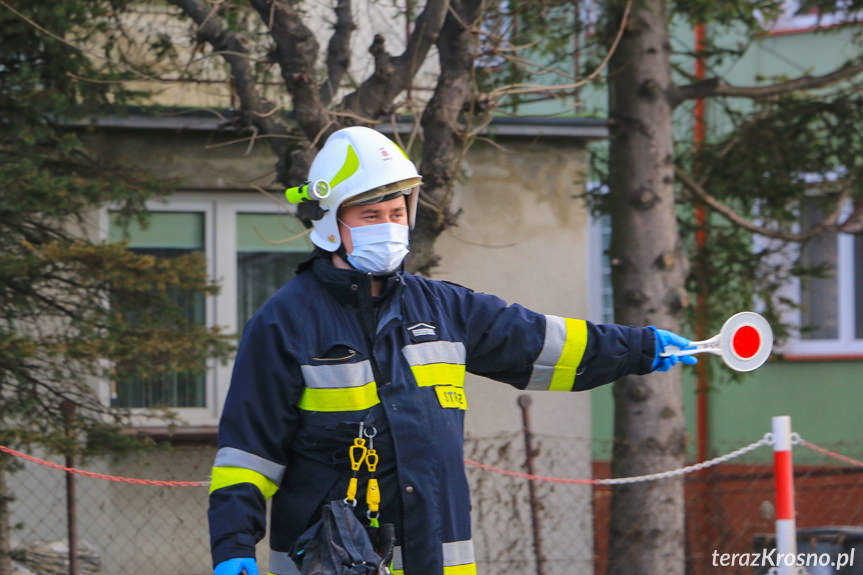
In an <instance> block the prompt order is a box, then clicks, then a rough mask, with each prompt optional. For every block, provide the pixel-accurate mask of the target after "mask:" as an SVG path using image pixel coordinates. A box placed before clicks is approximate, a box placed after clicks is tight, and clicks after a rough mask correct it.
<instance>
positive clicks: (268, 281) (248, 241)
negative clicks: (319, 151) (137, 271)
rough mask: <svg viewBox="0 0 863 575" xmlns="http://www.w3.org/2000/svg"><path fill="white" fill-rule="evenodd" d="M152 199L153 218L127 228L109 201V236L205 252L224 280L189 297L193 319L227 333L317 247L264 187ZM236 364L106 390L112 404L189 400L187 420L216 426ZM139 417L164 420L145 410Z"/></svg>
mask: <svg viewBox="0 0 863 575" xmlns="http://www.w3.org/2000/svg"><path fill="white" fill-rule="evenodd" d="M147 207H148V209H149V210H150V212H151V219H150V226H149V227H148V228H147V229H140V227H138V226H135V225H132V226H130V228H129V230H128V233H127V234H126V235H125V236H124V234H123V230H121V229H120V228H119V227H118V226H115V225H112V224H113V218H112V217H111V213H110V209H106V210H105V211H104V212H103V220H102V230H103V232H102V234H103V235H102V237H104V238H105V239H108V240H111V241H119V240H122V239H124V238H128V240H129V242H130V248H131V249H133V250H135V251H137V252H141V253H149V254H156V255H162V256H168V257H170V256H176V255H180V254H183V253H188V252H189V251H201V252H203V253H204V254H205V256H206V259H207V271H208V273H209V274H210V275H211V277H213V278H215V279H216V280H217V281H218V282H219V284H220V288H221V289H220V292H219V293H218V294H217V295H215V296H211V297H206V298H205V297H203V296H198V297H196V298H192V299H190V300H189V301H184V302H183V304H184V306H185V307H186V310H187V312H188V313H189V316H188V317H189V318H190V319H194V321H198V322H200V323H202V324H205V325H210V326H213V325H219V326H221V327H223V328H224V330H225V332H226V333H236V334H240V333H242V331H243V327H244V326H245V324H246V322H248V320H249V319H250V318H251V316H252V315H254V313H255V312H256V311H257V310H258V308H259V307H260V306H261V305H262V304H263V303H264V302H266V301H267V299H269V298H270V297H272V295H273V294H274V293H276V292H277V291H278V290H279V288H281V287H282V285H284V283H285V282H287V281H288V280H289V279H291V278H292V277H293V275H294V272H295V270H296V267H297V264H298V263H299V262H301V261H303V260H304V259H306V258H307V257H309V254H310V252H311V251H312V249H313V246H312V243H311V241H310V240H309V237H308V235H306V234H304V233H303V232H304V231H305V229H304V227H303V225H302V224H301V223H300V221H299V220H297V219H296V218H294V217H293V216H291V215H290V214H288V213H286V212H285V209H284V207H283V206H280V205H278V204H275V203H273V202H272V201H271V200H270V199H268V198H266V197H264V196H262V195H260V194H257V193H253V192H220V193H218V194H212V193H199V192H178V193H176V194H174V195H173V196H171V198H169V199H168V200H167V202H156V201H154V202H150V203H148V204H147ZM232 370H233V365H232V363H231V362H230V361H229V362H227V363H220V362H218V361H212V362H210V363H208V365H207V370H206V373H205V375H199V376H195V377H191V376H188V375H183V374H175V375H172V376H170V377H166V378H162V379H161V380H159V381H135V382H117V383H113V384H111V385H110V389H109V385H108V384H107V383H105V385H104V387H103V388H102V393H103V397H104V401H105V402H106V403H108V402H110V404H111V405H112V406H116V407H129V408H147V407H152V406H156V405H159V406H166V407H172V408H181V409H179V412H178V413H179V415H180V417H181V419H182V420H183V421H184V422H185V423H186V424H188V425H200V426H212V425H215V424H216V423H217V421H218V416H219V411H220V409H221V406H222V405H223V404H224V399H225V395H226V394H227V392H228V388H229V387H230V382H231V372H232ZM140 413H143V412H140ZM136 421H137V420H136ZM139 423H140V424H141V425H153V426H158V425H161V422H159V421H156V420H144V419H143V418H141V419H140V421H139Z"/></svg>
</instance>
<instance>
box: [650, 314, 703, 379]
mask: <svg viewBox="0 0 863 575" xmlns="http://www.w3.org/2000/svg"><path fill="white" fill-rule="evenodd" d="M648 327H649V328H650V329H652V330H653V334H654V335H655V336H656V354H655V355H654V356H653V365H652V366H650V370H651V371H668V370H669V369H671V368H672V367H674V366H675V365H677V364H678V363H685V364H686V365H695V364H696V363H698V358H697V357H695V356H694V355H681V356H677V355H670V356H668V357H659V354H660V353H662V352H663V351H665V347H666V346H669V345H674V346H677V347H679V348H680V349H694V347H693V346H691V345H689V340H688V339H686V338H685V337H680V336H679V335H677V334H676V333H672V332H670V331H668V330H665V329H657V328H655V327H653V326H652V325H650V326H648Z"/></svg>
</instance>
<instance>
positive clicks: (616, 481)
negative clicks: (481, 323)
mask: <svg viewBox="0 0 863 575" xmlns="http://www.w3.org/2000/svg"><path fill="white" fill-rule="evenodd" d="M793 435H794V437H793V442H794V443H795V444H798V443H799V444H800V445H802V446H803V447H807V448H809V449H811V450H813V451H817V452H818V453H821V454H823V455H827V456H829V457H832V458H834V459H837V460H839V461H842V462H844V463H848V464H849V465H855V466H858V467H863V461H859V460H857V459H852V458H850V457H847V456H845V455H842V454H839V453H836V452H833V451H830V450H829V449H826V448H824V447H821V446H819V445H816V444H814V443H811V442H809V441H806V440H804V439H800V438H799V436H797V434H796V433H795V434H793ZM772 444H773V434H772V433H766V434H764V437H762V438H761V439H759V440H758V441H755V442H753V443H750V444H749V445H745V446H743V447H741V448H740V449H736V450H734V451H732V452H730V453H726V454H725V455H720V456H719V457H714V458H713V459H710V460H707V461H702V462H701V463H696V464H693V465H687V466H686V467H681V468H679V469H671V470H669V471H661V472H659V473H650V474H647V475H637V476H634V477H616V478H609V479H571V478H568V477H549V476H546V475H531V474H530V473H523V472H520V471H510V470H508V469H503V468H502V467H496V466H494V465H488V464H486V463H480V462H479V461H474V460H472V459H465V460H464V462H465V464H467V465H470V466H472V467H477V468H479V469H484V470H486V471H491V472H494V473H500V474H502V475H509V476H510V477H518V478H521V479H529V480H531V481H540V482H544V483H561V484H568V485H627V484H630V483H641V482H645V481H657V480H660V479H668V478H671V477H678V476H680V475H685V474H687V473H694V472H696V471H700V470H702V469H706V468H708V467H713V466H715V465H719V464H721V463H725V462H726V461H730V460H732V459H735V458H737V457H740V456H741V455H745V454H746V453H749V452H750V451H754V450H755V449H758V448H759V447H763V446H766V445H772ZM0 452H3V453H8V454H9V455H13V456H15V457H20V458H21V459H24V460H26V461H30V462H32V463H38V464H39V465H44V466H46V467H50V468H52V469H57V470H60V471H66V472H68V473H74V474H75V475H81V476H84V477H91V478H93V479H103V480H105V481H116V482H120V483H128V484H132V485H152V486H159V487H206V486H207V485H209V481H157V480H152V479H136V478H132V477H122V476H119V475H107V474H104V473H95V472H93V471H85V470H83V469H76V468H74V467H66V466H64V465H59V464H57V463H52V462H50V461H45V460H44V459H39V458H38V457H33V456H32V455H27V454H26V453H21V452H20V451H16V450H14V449H11V448H9V447H6V446H4V445H0Z"/></svg>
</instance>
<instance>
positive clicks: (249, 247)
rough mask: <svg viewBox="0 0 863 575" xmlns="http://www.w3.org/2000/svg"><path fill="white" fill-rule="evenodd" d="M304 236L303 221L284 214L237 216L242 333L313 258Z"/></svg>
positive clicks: (246, 214) (238, 293) (238, 303)
mask: <svg viewBox="0 0 863 575" xmlns="http://www.w3.org/2000/svg"><path fill="white" fill-rule="evenodd" d="M302 232H303V225H302V224H301V223H300V222H299V220H297V219H295V218H292V217H289V216H287V215H285V214H283V213H282V214H260V213H257V214H256V213H238V214H237V327H238V329H240V330H242V328H243V326H245V325H246V322H248V321H249V319H250V318H251V317H252V316H253V315H254V313H255V312H256V311H257V310H258V308H259V307H261V305H262V304H263V303H264V302H266V301H267V300H268V299H269V298H270V297H271V296H272V295H273V294H274V293H276V292H277V291H278V290H279V288H281V287H282V286H283V285H284V284H285V282H287V281H288V280H289V279H291V278H292V277H293V276H294V270H295V269H296V267H297V264H299V263H300V262H301V261H303V260H304V259H306V258H307V257H309V252H311V250H312V244H311V242H310V241H309V239H308V236H306V235H300V234H302ZM298 235H299V236H300V237H297V236H298ZM291 238H293V239H291ZM285 240H291V241H285Z"/></svg>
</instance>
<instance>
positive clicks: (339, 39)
mask: <svg viewBox="0 0 863 575" xmlns="http://www.w3.org/2000/svg"><path fill="white" fill-rule="evenodd" d="M333 28H334V29H333V35H332V36H330V42H329V44H327V77H326V79H325V80H324V83H323V84H322V85H321V103H322V104H323V105H324V106H326V105H328V104H329V103H330V102H331V101H332V100H333V96H334V95H335V93H336V91H338V89H339V84H341V83H342V78H344V76H345V73H346V72H347V70H348V66H350V63H351V32H353V31H354V30H355V29H356V25H355V24H354V19H353V14H352V13H351V0H338V3H337V4H336V24H335V26H334V27H333Z"/></svg>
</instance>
